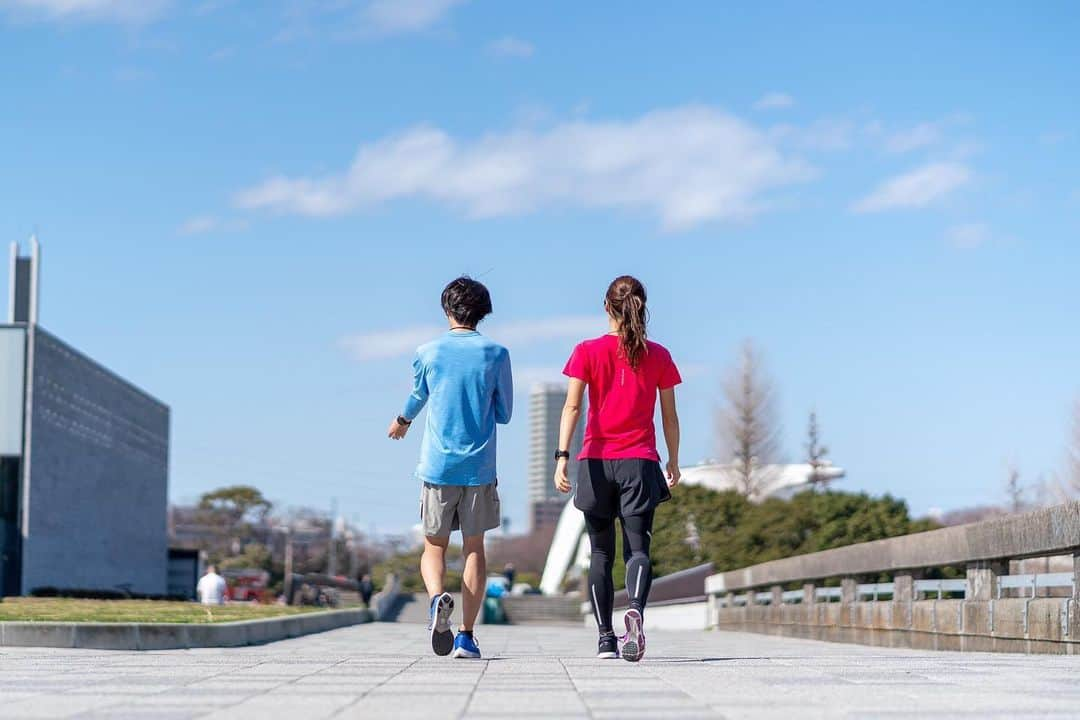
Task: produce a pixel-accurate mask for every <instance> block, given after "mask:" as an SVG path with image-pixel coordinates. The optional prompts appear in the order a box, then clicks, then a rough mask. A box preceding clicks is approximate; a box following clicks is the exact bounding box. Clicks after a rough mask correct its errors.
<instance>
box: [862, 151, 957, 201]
mask: <svg viewBox="0 0 1080 720" xmlns="http://www.w3.org/2000/svg"><path fill="white" fill-rule="evenodd" d="M970 180H971V171H970V170H969V169H968V168H967V167H966V166H965V165H961V164H960V163H952V162H939V163H930V164H928V165H924V166H922V167H919V168H916V169H915V170H911V171H910V172H906V173H904V174H902V175H897V176H896V177H893V178H890V179H888V180H886V181H885V182H883V183H881V185H879V186H878V187H877V188H876V189H875V190H874V191H873V192H871V193H870V194H869V195H867V196H866V197H864V198H863V199H862V200H859V201H858V202H856V203H855V204H854V205H852V210H853V211H855V212H860V213H870V212H881V211H883V210H898V209H902V208H921V207H926V206H927V205H930V204H932V203H934V202H936V201H937V200H940V199H941V198H943V197H945V196H946V195H948V194H949V193H951V192H953V191H954V190H956V189H958V188H960V187H962V186H964V185H966V184H967V183H968V182H969V181H970Z"/></svg>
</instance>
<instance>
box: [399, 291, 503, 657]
mask: <svg viewBox="0 0 1080 720" xmlns="http://www.w3.org/2000/svg"><path fill="white" fill-rule="evenodd" d="M442 307H443V311H444V312H445V313H446V319H447V321H448V322H449V323H450V330H449V331H448V332H447V333H446V334H445V335H443V336H442V337H440V338H438V339H436V340H432V341H431V342H429V343H427V344H425V345H421V346H420V348H419V349H417V351H416V358H415V359H414V360H413V391H412V393H411V394H410V395H409V398H408V400H406V401H405V409H404V411H402V413H401V415H399V416H398V417H397V418H395V419H394V421H393V422H392V423H390V430H389V435H390V437H391V438H392V439H394V440H400V439H402V438H403V437H405V434H406V433H408V431H409V427H410V426H411V425H412V422H413V420H415V419H416V417H417V416H418V415H419V414H420V411H421V410H423V408H424V407H425V406H427V409H428V412H427V419H426V421H425V423H424V440H423V444H422V445H421V447H420V463H419V464H418V465H417V468H416V477H417V479H419V480H420V481H421V482H422V483H423V490H422V491H421V495H420V517H421V521H422V524H423V528H424V554H423V556H422V557H421V558H420V574H421V575H422V576H423V578H424V585H425V586H426V587H427V591H428V595H429V596H430V597H431V609H430V618H431V623H430V625H429V630H430V631H431V648H432V650H434V651H435V654H436V655H449V654H450V653H451V652H452V653H453V656H454V657H456V658H479V657H480V648H479V646H478V645H477V644H476V639H475V638H474V637H473V623H475V622H476V615H477V613H478V612H479V611H480V605H481V603H482V602H483V600H484V593H485V584H486V577H487V563H486V560H485V558H484V532H485V531H487V530H492V529H494V528H497V527H498V526H499V522H500V519H501V513H500V509H499V492H498V484H499V483H498V480H497V479H496V477H495V426H496V425H497V424H500V425H505V424H506V423H508V422H510V415H511V413H512V412H513V405H514V387H513V379H512V376H511V372H510V353H509V352H507V350H506V348H504V347H503V346H501V345H498V344H496V343H494V342H492V341H491V340H489V339H488V338H486V337H484V336H483V335H481V334H480V333H479V332H477V331H476V326H477V325H479V324H480V321H481V320H483V319H484V318H485V317H487V316H488V315H489V314H490V313H491V295H490V294H489V293H488V290H487V288H486V287H484V286H483V285H482V284H481V283H479V282H477V281H476V280H473V279H471V278H468V277H460V278H458V279H457V280H454V281H453V282H451V283H450V284H449V285H447V286H446V289H445V290H443V294H442ZM458 529H460V530H461V535H462V540H463V554H464V560H465V570H464V572H463V573H462V582H461V585H462V587H461V595H462V604H463V605H464V606H465V607H464V615H463V617H462V621H461V629H460V631H459V632H458V635H457V637H456V638H455V637H454V633H453V631H452V630H451V629H450V628H451V623H450V617H451V615H452V613H453V610H454V600H453V597H452V596H451V595H450V594H449V593H447V592H444V588H443V576H444V575H445V573H446V548H447V546H448V545H449V543H450V533H451V532H452V531H453V530H458Z"/></svg>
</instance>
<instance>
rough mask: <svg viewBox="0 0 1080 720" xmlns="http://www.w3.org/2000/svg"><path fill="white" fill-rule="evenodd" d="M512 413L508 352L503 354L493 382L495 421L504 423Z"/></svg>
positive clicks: (511, 385)
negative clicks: (496, 378) (495, 379)
mask: <svg viewBox="0 0 1080 720" xmlns="http://www.w3.org/2000/svg"><path fill="white" fill-rule="evenodd" d="M513 414H514V373H513V371H512V370H511V369H510V353H509V352H507V353H506V354H504V355H503V358H502V362H500V363H499V377H498V380H497V381H496V383H495V422H497V423H499V424H500V425H506V424H507V423H508V422H510V418H511V417H512V416H513Z"/></svg>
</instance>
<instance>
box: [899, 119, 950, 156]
mask: <svg viewBox="0 0 1080 720" xmlns="http://www.w3.org/2000/svg"><path fill="white" fill-rule="evenodd" d="M941 133H942V127H941V124H940V123H931V122H925V123H919V124H918V125H916V126H914V127H911V128H908V129H906V130H900V131H899V132H895V133H893V134H892V135H890V136H889V137H887V138H886V139H885V149H886V150H888V151H889V152H891V153H906V152H911V151H912V150H918V149H919V148H923V147H927V146H929V145H934V144H936V143H937V142H939V141H940V140H941Z"/></svg>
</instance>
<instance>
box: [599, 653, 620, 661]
mask: <svg viewBox="0 0 1080 720" xmlns="http://www.w3.org/2000/svg"><path fill="white" fill-rule="evenodd" d="M596 659H597V660H618V659H619V653H617V652H602V653H597V654H596Z"/></svg>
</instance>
